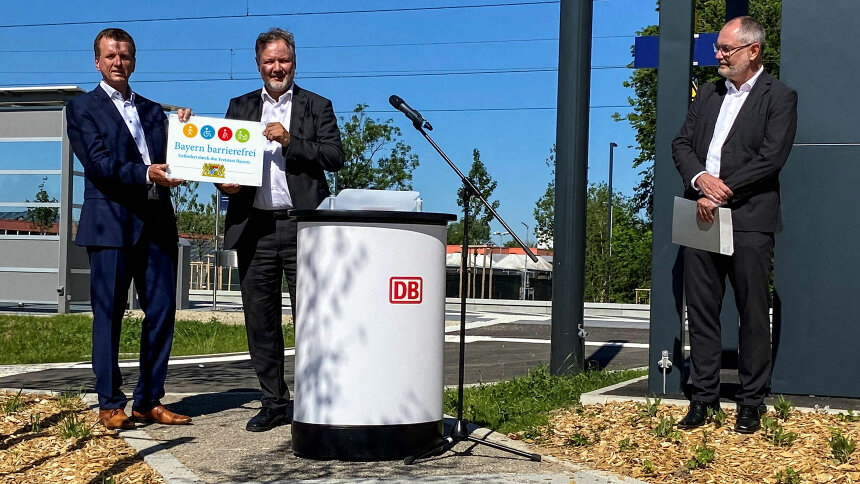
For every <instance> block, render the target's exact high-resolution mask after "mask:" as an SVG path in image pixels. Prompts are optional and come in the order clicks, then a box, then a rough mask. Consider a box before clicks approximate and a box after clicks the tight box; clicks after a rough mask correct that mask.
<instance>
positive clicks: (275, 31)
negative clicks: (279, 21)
mask: <svg viewBox="0 0 860 484" xmlns="http://www.w3.org/2000/svg"><path fill="white" fill-rule="evenodd" d="M278 40H283V41H284V43H286V44H287V47H289V48H290V50H291V51H292V52H293V58H295V56H296V41H295V39H294V38H293V34H292V33H291V32H290V31H288V30H284V29H280V28H278V27H272V28H271V29H269V30H267V31H266V32H263V33H262V34H260V35H258V36H257V44H256V45H255V46H254V57H255V58H256V59H257V61H259V60H260V51H261V50H263V49H264V48H265V47H266V45H268V44H270V43H272V42H276V41H278Z"/></svg>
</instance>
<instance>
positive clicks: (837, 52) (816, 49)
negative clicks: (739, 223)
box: [772, 0, 860, 397]
mask: <svg viewBox="0 0 860 484" xmlns="http://www.w3.org/2000/svg"><path fill="white" fill-rule="evenodd" d="M858 22H860V2H857V1H856V0H830V1H828V2H827V8H810V7H809V2H808V1H804V0H785V1H784V2H783V7H782V65H781V70H780V72H781V77H782V80H783V81H785V82H786V83H787V84H788V85H789V86H791V87H793V88H794V89H796V90H797V92H798V132H797V137H796V140H795V146H794V149H793V150H792V153H791V157H790V158H789V160H788V163H787V165H786V167H785V168H784V169H783V171H782V175H781V177H780V180H781V182H782V203H783V221H784V225H785V230H784V231H783V232H782V233H781V234H778V235H777V238H776V248H775V262H774V265H775V268H774V288H775V290H776V293H777V301H776V302H775V307H774V334H773V341H774V352H775V356H774V369H773V379H772V385H773V392H774V393H802V394H816V395H834V396H852V397H860V377H858V376H857V371H856V370H857V368H860V351H857V344H858V341H860V325H858V324H857V316H856V312H857V310H856V303H857V297H858V296H857V295H858V294H860V278H858V277H857V274H860V257H858V256H857V245H858V240H860V224H858V223H857V217H856V216H853V215H851V213H852V212H851V211H850V210H849V209H846V207H851V206H853V205H854V203H853V202H854V199H855V198H856V193H857V187H858V186H860V164H858V159H860V146H857V145H854V146H850V145H841V146H828V145H827V144H829V143H855V144H856V143H858V142H860V134H858V129H857V124H856V118H857V111H858V108H860V93H858V91H857V90H856V89H853V88H851V87H849V86H848V85H849V84H850V80H853V79H856V78H857V74H858V72H860V65H858V63H857V62H854V59H856V57H857V52H858V49H860V38H858V37H857V36H856V35H852V34H851V32H853V31H854V28H855V26H856V25H857V24H858ZM846 81H847V82H846Z"/></svg>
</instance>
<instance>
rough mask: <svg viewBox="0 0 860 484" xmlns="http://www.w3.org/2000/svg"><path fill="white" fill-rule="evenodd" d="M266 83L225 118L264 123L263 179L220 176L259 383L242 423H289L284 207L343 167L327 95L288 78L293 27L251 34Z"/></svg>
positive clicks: (288, 255)
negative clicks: (256, 182) (250, 182)
mask: <svg viewBox="0 0 860 484" xmlns="http://www.w3.org/2000/svg"><path fill="white" fill-rule="evenodd" d="M256 60H257V69H258V70H259V71H260V76H261V77H262V79H263V83H264V87H263V88H262V89H257V90H256V91H252V92H249V93H247V94H244V95H242V96H239V97H237V98H233V99H231V100H230V107H229V108H228V109H227V114H226V116H225V117H226V118H228V119H242V120H248V121H262V122H263V123H266V127H265V129H264V131H263V134H264V135H265V136H266V139H267V140H268V142H267V144H266V151H265V154H264V159H263V163H264V167H263V184H262V186H261V187H259V188H257V187H248V186H244V187H241V186H239V185H235V184H223V185H220V186H219V189H220V190H221V191H222V192H224V193H226V194H228V195H229V199H230V202H229V205H228V208H227V219H226V232H225V235H224V247H225V248H227V249H236V252H237V255H238V258H239V280H240V284H241V288H242V304H243V306H244V310H245V329H246V331H247V334H248V350H249V352H250V354H251V362H252V363H253V365H254V370H255V371H256V372H257V378H259V380H260V387H261V389H262V391H263V398H262V409H261V410H260V413H259V414H257V415H256V416H255V417H254V418H252V419H251V420H250V421H249V422H248V425H247V426H246V428H247V430H249V431H251V432H262V431H266V430H270V429H272V428H274V427H276V426H278V425H284V424H288V423H290V421H291V419H292V416H291V415H290V411H289V408H288V407H289V401H290V391H289V389H288V388H287V384H286V381H285V380H284V337H283V333H282V331H281V282H282V280H283V278H284V277H285V278H286V281H287V288H288V289H289V292H290V304H291V306H292V311H293V321H294V322H295V320H296V302H295V301H296V228H297V227H296V220H295V218H294V217H290V216H288V215H287V211H288V210H290V209H314V208H317V206H319V204H320V203H321V202H322V201H323V200H324V199H325V198H326V197H327V196H328V195H329V188H328V183H327V182H326V178H325V171H337V170H339V169H340V168H341V167H343V147H342V145H341V140H340V130H339V129H338V127H337V119H336V118H335V116H334V110H333V109H332V105H331V101H329V100H328V99H326V98H324V97H322V96H319V95H317V94H314V93H312V92H310V91H307V90H304V89H302V88H300V87H299V86H297V85H295V84H294V83H293V77H294V75H295V72H296V46H295V41H294V40H293V35H292V34H291V33H289V32H287V31H285V30H281V29H271V30H269V31H268V32H264V33H262V34H260V36H259V37H257V43H256Z"/></svg>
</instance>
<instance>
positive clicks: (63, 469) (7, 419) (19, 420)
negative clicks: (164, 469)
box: [0, 392, 164, 484]
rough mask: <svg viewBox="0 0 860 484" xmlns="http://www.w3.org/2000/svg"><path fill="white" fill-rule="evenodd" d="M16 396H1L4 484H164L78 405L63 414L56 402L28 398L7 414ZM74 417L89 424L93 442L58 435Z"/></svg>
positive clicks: (0, 472) (24, 396) (0, 448)
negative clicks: (37, 424)
mask: <svg viewBox="0 0 860 484" xmlns="http://www.w3.org/2000/svg"><path fill="white" fill-rule="evenodd" d="M15 395H16V394H15V393H7V392H0V483H2V484H7V483H28V484H30V483H70V484H75V483H82V484H102V483H103V482H116V483H117V484H120V483H134V484H163V483H164V479H163V478H162V477H161V475H159V474H158V473H157V472H156V471H155V470H153V469H152V468H151V467H149V466H148V465H147V464H146V463H144V461H143V458H142V457H140V456H139V455H138V454H137V451H135V450H134V449H133V448H132V447H130V446H129V445H128V444H126V443H125V442H124V441H123V440H122V439H121V438H119V436H118V435H117V433H116V432H115V431H112V430H107V429H105V428H104V427H102V426H101V425H100V424H98V423H97V415H96V413H95V412H93V411H92V410H90V409H88V408H87V406H86V405H85V404H84V403H83V402H82V401H80V399H74V400H73V401H72V402H71V404H69V405H68V407H67V408H62V407H61V405H60V403H59V401H58V399H57V398H56V397H55V396H49V395H39V394H26V393H24V394H21V396H20V398H21V399H22V400H23V403H24V405H23V407H22V408H20V409H19V410H16V411H13V412H11V413H10V412H7V411H6V406H5V404H6V402H7V401H8V400H10V399H12V398H14V397H15ZM70 413H73V414H76V415H77V417H78V419H80V420H82V421H84V422H85V423H84V425H85V426H86V427H87V428H90V429H91V431H92V434H91V435H90V436H87V437H81V438H61V437H60V436H59V435H58V431H59V428H60V426H61V422H62V420H63V419H64V418H65V417H66V416H67V415H69V414H70ZM35 415H38V416H39V419H40V421H41V430H39V431H38V432H35V431H33V430H34V429H33V428H32V421H33V420H32V419H33V416H35ZM111 478H113V481H111Z"/></svg>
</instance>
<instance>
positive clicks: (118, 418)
mask: <svg viewBox="0 0 860 484" xmlns="http://www.w3.org/2000/svg"><path fill="white" fill-rule="evenodd" d="M99 422H101V424H102V425H104V426H105V428H108V429H113V430H117V429H122V430H134V428H135V427H134V422H132V421H131V419H130V418H128V415H126V414H125V412H124V411H123V409H121V408H108V409H99Z"/></svg>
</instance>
